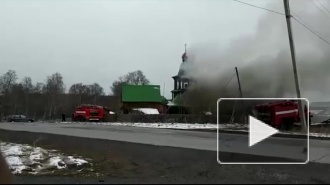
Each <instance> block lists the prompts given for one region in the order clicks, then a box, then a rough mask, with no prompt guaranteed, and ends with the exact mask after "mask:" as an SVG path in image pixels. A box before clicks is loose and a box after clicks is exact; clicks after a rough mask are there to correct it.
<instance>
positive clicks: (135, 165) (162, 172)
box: [0, 130, 330, 183]
mask: <svg viewBox="0 0 330 185" xmlns="http://www.w3.org/2000/svg"><path fill="white" fill-rule="evenodd" d="M0 140H1V141H5V142H13V143H21V144H31V145H32V144H35V145H37V146H39V147H43V148H46V149H56V150H60V151H62V152H65V153H66V154H73V155H79V156H83V157H84V158H88V159H91V162H92V164H93V166H92V171H91V170H90V169H89V170H85V171H80V172H77V171H75V172H73V171H61V172H54V173H53V174H48V175H47V176H44V175H43V176H30V175H29V176H16V183H42V182H46V183H47V182H49V183H51V182H53V183H88V182H90V183H92V182H95V183H97V182H101V183H174V182H177V183H284V182H287V183H306V182H307V183H308V182H309V183H330V177H329V176H328V174H329V173H330V165H326V164H316V163H310V164H307V165H220V164H218V163H217V161H216V152H211V151H202V150H193V149H183V148H173V147H159V146H152V145H144V144H136V143H127V142H117V141H109V140H102V139H88V138H80V137H71V136H61V135H53V134H39V133H29V132H15V131H6V130H0ZM35 141H38V142H37V143H35ZM231 155H234V154H227V156H228V157H230V156H231ZM237 155H238V154H235V158H237ZM239 157H241V158H253V157H255V156H249V155H241V156H239Z"/></svg>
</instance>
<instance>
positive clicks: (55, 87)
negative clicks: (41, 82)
mask: <svg viewBox="0 0 330 185" xmlns="http://www.w3.org/2000/svg"><path fill="white" fill-rule="evenodd" d="M44 91H45V92H46V94H47V95H48V97H49V114H48V117H50V118H51V117H52V116H53V115H55V114H56V111H57V108H58V101H57V100H58V97H59V95H60V94H64V92H65V85H64V82H63V77H62V75H61V74H60V73H54V74H52V75H51V76H48V77H47V82H46V85H45V87H44Z"/></svg>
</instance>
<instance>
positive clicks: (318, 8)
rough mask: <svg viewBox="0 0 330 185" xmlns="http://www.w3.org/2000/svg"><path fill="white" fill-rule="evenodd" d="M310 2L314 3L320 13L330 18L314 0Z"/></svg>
mask: <svg viewBox="0 0 330 185" xmlns="http://www.w3.org/2000/svg"><path fill="white" fill-rule="evenodd" d="M308 2H312V4H313V5H314V6H315V7H316V8H317V9H318V10H319V11H320V12H322V13H323V14H324V15H325V16H327V17H328V18H330V17H329V16H328V14H326V13H325V12H324V11H323V10H322V9H321V8H320V7H319V6H317V5H316V3H315V2H314V1H313V0H309V1H308Z"/></svg>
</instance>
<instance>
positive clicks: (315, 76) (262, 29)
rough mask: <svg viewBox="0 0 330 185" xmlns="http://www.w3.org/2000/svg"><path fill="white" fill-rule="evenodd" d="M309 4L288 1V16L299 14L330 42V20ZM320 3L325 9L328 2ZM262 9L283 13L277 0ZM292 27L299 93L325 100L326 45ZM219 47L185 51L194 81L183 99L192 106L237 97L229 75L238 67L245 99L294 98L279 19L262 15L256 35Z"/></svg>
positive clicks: (329, 54)
mask: <svg viewBox="0 0 330 185" xmlns="http://www.w3.org/2000/svg"><path fill="white" fill-rule="evenodd" d="M311 3H312V2H311V1H310V2H309V1H305V0H299V2H298V1H297V0H296V1H292V0H291V1H290V5H291V9H292V11H293V16H294V17H296V15H298V16H299V18H301V19H300V20H303V21H304V23H307V24H308V25H309V26H311V27H312V28H314V29H315V30H317V32H318V33H320V34H321V35H322V36H323V37H325V38H326V39H327V38H329V39H330V21H329V18H328V17H327V16H326V15H325V14H324V13H322V12H320V11H319V10H318V9H316V7H315V6H314V5H312V4H311ZM322 3H323V4H324V5H325V6H326V7H327V8H328V9H330V4H329V3H327V1H322ZM319 7H321V5H319ZM247 8H249V7H247ZM267 8H269V9H272V10H276V11H279V12H282V13H284V8H283V3H282V1H273V2H272V4H269V6H268V7H267ZM256 11H262V10H256ZM325 13H328V12H325ZM329 17H330V14H329ZM296 18H298V17H296ZM292 28H293V36H294V42H295V47H296V58H297V67H298V73H299V80H300V88H301V95H302V97H305V98H309V99H310V100H317V101H328V100H329V99H330V97H329V98H327V95H328V94H330V85H328V84H330V72H329V70H330V60H329V59H330V46H329V45H327V44H326V43H324V42H323V41H322V40H321V39H319V38H318V37H317V36H315V35H314V34H312V33H311V32H310V31H308V30H307V29H306V28H304V27H303V26H302V25H301V24H299V23H297V22H296V21H295V20H294V19H292ZM233 29H237V28H233ZM219 48H220V47H216V46H207V45H195V46H192V48H189V50H188V57H189V59H188V61H187V63H189V65H185V67H184V70H185V74H186V75H187V77H189V78H193V79H196V81H197V84H196V85H195V86H191V87H190V88H189V90H188V91H186V93H185V95H184V97H185V98H187V99H189V100H190V101H187V102H190V105H191V106H193V105H196V106H205V107H207V105H210V104H215V103H214V102H215V100H216V99H218V98H220V97H239V94H238V85H237V78H236V76H233V75H235V66H237V67H238V71H239V75H240V80H241V85H242V90H243V96H244V97H272V98H279V97H296V91H295V83H294V78H293V68H292V61H291V54H290V47H289V39H288V31H287V25H286V20H285V16H284V15H283V16H282V15H278V14H273V13H270V12H265V13H264V16H263V17H261V18H260V20H259V23H258V27H257V31H256V32H255V34H253V35H244V36H241V37H239V38H237V39H235V40H233V41H232V42H231V44H230V45H229V46H227V47H226V49H219ZM228 82H229V83H228ZM322 98H323V99H322ZM324 98H327V99H324ZM206 104H207V105H206Z"/></svg>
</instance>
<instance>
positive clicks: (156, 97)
mask: <svg viewBox="0 0 330 185" xmlns="http://www.w3.org/2000/svg"><path fill="white" fill-rule="evenodd" d="M121 102H122V110H123V113H124V114H128V113H131V112H133V110H137V109H140V110H141V111H142V112H152V111H150V110H151V109H157V110H158V112H159V114H163V113H166V110H167V105H166V104H167V100H166V98H164V97H163V96H161V94H160V86H159V85H123V86H122V95H121Z"/></svg>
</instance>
